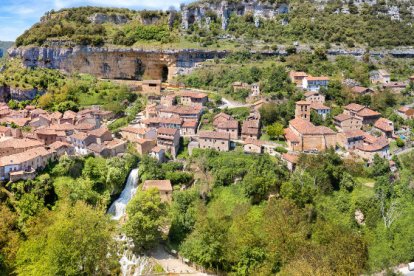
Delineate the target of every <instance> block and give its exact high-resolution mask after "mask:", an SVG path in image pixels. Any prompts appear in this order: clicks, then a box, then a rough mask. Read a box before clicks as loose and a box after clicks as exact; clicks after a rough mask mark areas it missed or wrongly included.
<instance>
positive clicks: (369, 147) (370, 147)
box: [357, 137, 390, 152]
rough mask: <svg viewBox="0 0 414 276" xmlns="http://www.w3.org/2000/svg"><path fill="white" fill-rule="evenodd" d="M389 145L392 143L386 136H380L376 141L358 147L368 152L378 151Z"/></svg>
mask: <svg viewBox="0 0 414 276" xmlns="http://www.w3.org/2000/svg"><path fill="white" fill-rule="evenodd" d="M389 145H390V144H389V142H388V140H387V139H386V138H383V137H380V138H378V139H377V140H376V141H375V142H374V143H372V144H363V145H360V146H358V147H357V149H359V150H361V151H366V152H376V151H380V150H382V149H384V148H386V147H388V146H389Z"/></svg>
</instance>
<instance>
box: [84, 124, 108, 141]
mask: <svg viewBox="0 0 414 276" xmlns="http://www.w3.org/2000/svg"><path fill="white" fill-rule="evenodd" d="M88 134H89V135H90V136H92V137H93V138H94V139H95V143H97V144H103V143H104V142H106V141H112V140H113V138H112V133H111V132H110V131H109V130H108V129H107V128H106V127H101V128H97V129H94V130H92V131H89V133H88Z"/></svg>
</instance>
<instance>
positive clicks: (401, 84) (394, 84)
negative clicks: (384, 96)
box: [382, 82, 408, 88]
mask: <svg viewBox="0 0 414 276" xmlns="http://www.w3.org/2000/svg"><path fill="white" fill-rule="evenodd" d="M407 85H408V84H407V83H405V82H390V83H385V84H383V85H382V87H384V88H406V87H407Z"/></svg>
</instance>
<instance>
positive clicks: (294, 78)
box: [289, 71, 308, 87]
mask: <svg viewBox="0 0 414 276" xmlns="http://www.w3.org/2000/svg"><path fill="white" fill-rule="evenodd" d="M307 76H308V74H306V73H305V72H296V71H290V72H289V78H290V81H291V82H292V83H293V84H295V85H296V86H297V87H303V80H304V79H305V78H306V77H307Z"/></svg>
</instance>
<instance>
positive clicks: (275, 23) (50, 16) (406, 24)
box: [16, 0, 414, 50]
mask: <svg viewBox="0 0 414 276" xmlns="http://www.w3.org/2000/svg"><path fill="white" fill-rule="evenodd" d="M325 2H326V1H323V3H322V1H297V0H291V1H283V2H277V3H276V2H275V1H268V2H261V1H228V3H227V4H224V3H223V2H221V1H215V0H214V1H212V0H210V1H206V0H203V1H198V2H195V3H191V4H188V5H182V7H181V10H180V11H175V10H168V11H165V12H164V11H134V10H128V9H108V8H97V7H83V8H74V9H63V10H60V11H51V12H49V13H47V14H45V16H43V17H42V18H41V20H40V22H39V23H37V24H35V25H34V26H33V27H32V28H30V29H29V30H27V31H26V32H25V33H24V34H22V35H21V36H20V37H19V38H18V39H17V41H16V44H17V46H25V45H38V46H40V45H56V44H58V45H66V44H77V45H93V46H102V45H116V46H128V47H129V46H134V47H143V46H146V47H155V46H159V47H163V48H200V47H202V48H221V49H237V48H242V47H245V48H251V49H263V50H266V49H274V48H276V47H277V45H281V44H282V45H291V44H292V43H293V42H295V41H298V42H301V43H305V44H324V45H327V44H338V45H345V46H347V47H350V48H352V47H355V46H362V47H371V48H372V47H395V46H408V45H412V44H414V29H413V28H412V22H413V18H414V16H413V12H414V9H413V6H412V5H413V3H411V2H412V1H387V2H385V1H363V2H365V4H359V3H360V2H361V1H358V4H354V3H353V1H349V3H344V2H341V1H328V3H325ZM374 3H375V4H374ZM385 3H387V4H385Z"/></svg>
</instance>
